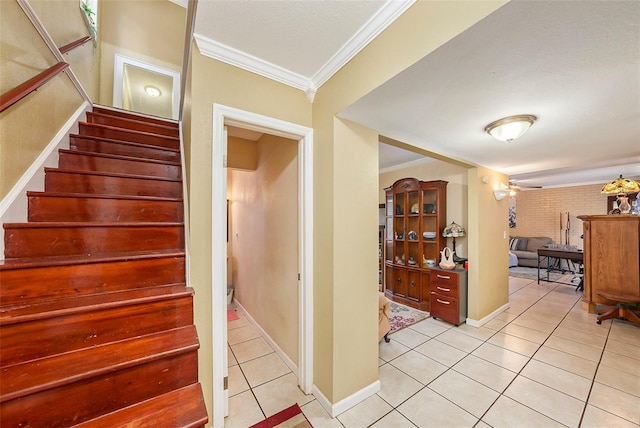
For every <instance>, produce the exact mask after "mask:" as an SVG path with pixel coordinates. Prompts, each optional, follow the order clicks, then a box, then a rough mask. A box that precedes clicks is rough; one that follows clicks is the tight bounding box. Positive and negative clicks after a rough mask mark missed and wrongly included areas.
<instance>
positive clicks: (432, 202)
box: [420, 189, 440, 264]
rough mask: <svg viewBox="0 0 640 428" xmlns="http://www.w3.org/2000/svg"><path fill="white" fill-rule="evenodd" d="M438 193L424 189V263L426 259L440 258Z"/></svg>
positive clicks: (422, 221) (422, 229)
mask: <svg viewBox="0 0 640 428" xmlns="http://www.w3.org/2000/svg"><path fill="white" fill-rule="evenodd" d="M436 196H437V193H436V190H434V189H430V190H423V191H422V215H421V225H420V226H421V233H422V244H423V245H422V257H423V258H422V263H423V264H424V262H425V261H426V260H435V261H436V263H437V262H438V260H439V254H438V234H439V233H440V231H439V230H438V222H437V213H438V208H439V207H438V205H437V198H436Z"/></svg>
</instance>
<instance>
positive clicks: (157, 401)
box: [74, 383, 208, 428]
mask: <svg viewBox="0 0 640 428" xmlns="http://www.w3.org/2000/svg"><path fill="white" fill-rule="evenodd" d="M176 403H180V405H177V406H176V405H175V404H176ZM207 422H208V417H207V409H206V407H205V404H204V400H203V395H202V390H201V386H200V384H199V383H194V384H191V385H189V386H186V387H184V388H180V389H174V390H173V391H171V392H168V393H166V394H162V395H159V396H157V397H154V398H151V399H149V400H145V401H141V402H139V403H136V404H133V405H131V406H129V407H125V408H122V409H120V410H117V411H115V412H111V413H108V414H106V415H102V416H100V417H98V418H95V419H91V420H88V421H85V422H83V423H80V424H78V425H74V427H77V428H89V427H92V428H113V427H123V426H135V427H136V428H157V427H183V428H192V427H199V426H203V425H205V424H206V423H207Z"/></svg>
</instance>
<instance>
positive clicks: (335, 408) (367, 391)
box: [312, 380, 381, 418]
mask: <svg viewBox="0 0 640 428" xmlns="http://www.w3.org/2000/svg"><path fill="white" fill-rule="evenodd" d="M380 385H381V384H380V380H377V381H375V382H373V383H372V384H370V385H368V386H365V387H364V388H362V389H361V390H360V391H357V392H354V393H353V394H351V395H350V396H348V397H347V398H344V399H342V400H340V401H338V402H337V403H335V404H331V402H330V401H329V400H328V399H327V397H325V396H324V394H323V393H322V391H320V389H318V387H317V386H315V385H313V390H312V392H313V395H314V396H315V397H316V400H318V403H320V405H321V406H322V408H323V409H324V410H326V412H327V413H329V415H331V417H332V418H335V417H337V416H338V415H340V414H341V413H344V412H346V411H347V410H349V409H350V408H352V407H353V406H355V405H357V404H359V403H361V402H363V401H364V400H366V399H367V398H369V397H371V396H372V395H374V394H376V393H378V392H379V391H380Z"/></svg>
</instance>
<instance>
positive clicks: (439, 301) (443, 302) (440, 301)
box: [436, 299, 451, 305]
mask: <svg viewBox="0 0 640 428" xmlns="http://www.w3.org/2000/svg"><path fill="white" fill-rule="evenodd" d="M436 300H437V301H438V303H442V304H443V305H450V304H451V302H445V301H444V300H440V299H436Z"/></svg>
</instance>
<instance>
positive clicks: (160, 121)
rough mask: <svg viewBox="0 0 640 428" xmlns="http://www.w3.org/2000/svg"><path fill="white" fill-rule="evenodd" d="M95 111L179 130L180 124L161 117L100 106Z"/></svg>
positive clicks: (95, 107) (94, 108)
mask: <svg viewBox="0 0 640 428" xmlns="http://www.w3.org/2000/svg"><path fill="white" fill-rule="evenodd" d="M93 111H94V112H96V113H100V114H106V115H108V116H115V117H124V118H126V119H133V120H137V121H140V122H148V123H155V124H156V125H163V126H168V127H173V128H176V129H178V124H177V123H176V122H172V121H169V120H165V119H161V118H159V117H148V116H140V115H137V114H135V113H129V112H127V111H124V110H110V109H106V108H102V107H99V106H94V107H93Z"/></svg>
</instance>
